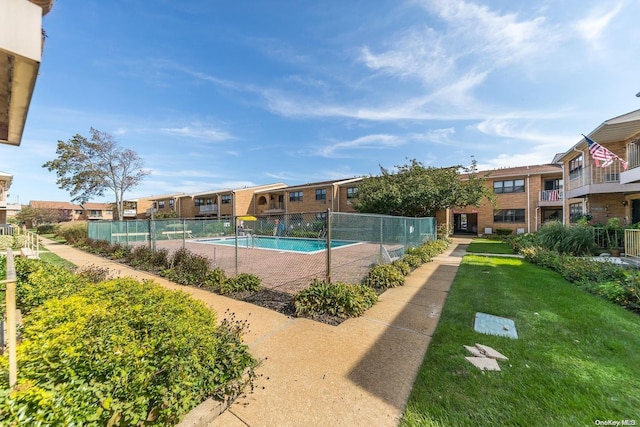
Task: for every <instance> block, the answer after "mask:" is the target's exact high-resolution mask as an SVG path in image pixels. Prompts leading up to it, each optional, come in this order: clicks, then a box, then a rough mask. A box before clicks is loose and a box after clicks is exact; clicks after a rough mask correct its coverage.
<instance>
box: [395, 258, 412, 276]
mask: <svg viewBox="0 0 640 427" xmlns="http://www.w3.org/2000/svg"><path fill="white" fill-rule="evenodd" d="M391 265H392V266H394V267H395V268H397V269H398V271H399V272H400V273H401V274H402V275H403V276H408V275H409V274H410V273H411V271H412V268H411V266H410V265H409V263H407V262H406V261H403V260H401V259H397V260H395V261H393V262H392V263H391Z"/></svg>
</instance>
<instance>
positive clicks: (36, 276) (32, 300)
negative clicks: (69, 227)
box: [16, 258, 88, 314]
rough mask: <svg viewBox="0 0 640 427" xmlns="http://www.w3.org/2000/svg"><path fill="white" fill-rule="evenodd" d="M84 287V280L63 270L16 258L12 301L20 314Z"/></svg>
mask: <svg viewBox="0 0 640 427" xmlns="http://www.w3.org/2000/svg"><path fill="white" fill-rule="evenodd" d="M87 284H88V280H87V279H86V278H85V277H82V276H78V275H76V274H74V273H72V272H71V271H69V270H67V269H66V268H64V267H60V266H56V265H53V264H50V263H47V262H45V261H41V260H27V259H24V258H16V299H17V306H18V307H19V308H20V309H21V310H22V312H23V313H24V314H28V313H29V312H30V311H31V310H33V309H35V308H36V307H38V306H40V305H42V304H43V303H45V302H46V301H48V300H50V299H58V298H64V297H67V296H69V295H72V294H74V293H76V292H78V291H80V290H81V289H84V288H85V287H86V286H87Z"/></svg>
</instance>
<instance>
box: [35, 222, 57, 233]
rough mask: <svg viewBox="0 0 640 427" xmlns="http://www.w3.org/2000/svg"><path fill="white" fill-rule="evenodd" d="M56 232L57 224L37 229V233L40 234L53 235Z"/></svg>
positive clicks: (41, 226) (45, 225) (44, 225)
mask: <svg viewBox="0 0 640 427" xmlns="http://www.w3.org/2000/svg"><path fill="white" fill-rule="evenodd" d="M55 231H56V226H55V224H42V225H39V226H38V227H37V228H36V233H38V234H53V233H55Z"/></svg>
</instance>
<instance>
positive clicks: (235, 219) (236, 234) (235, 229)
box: [233, 216, 238, 276]
mask: <svg viewBox="0 0 640 427" xmlns="http://www.w3.org/2000/svg"><path fill="white" fill-rule="evenodd" d="M233 233H234V235H235V236H236V238H235V252H236V276H237V275H238V218H237V217H235V216H234V217H233Z"/></svg>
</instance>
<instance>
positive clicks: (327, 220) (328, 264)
mask: <svg viewBox="0 0 640 427" xmlns="http://www.w3.org/2000/svg"><path fill="white" fill-rule="evenodd" d="M325 221H326V224H327V277H326V283H327V284H329V283H331V222H332V221H331V209H329V208H327V217H326V219H325Z"/></svg>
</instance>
